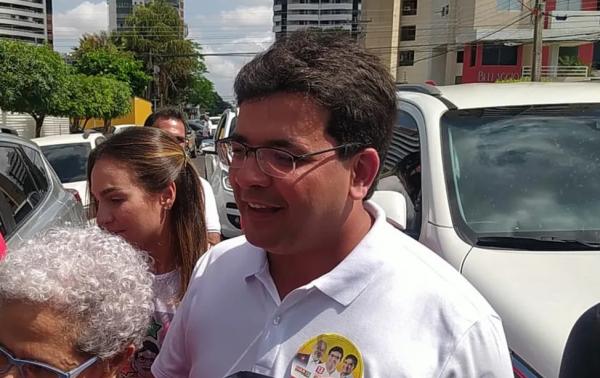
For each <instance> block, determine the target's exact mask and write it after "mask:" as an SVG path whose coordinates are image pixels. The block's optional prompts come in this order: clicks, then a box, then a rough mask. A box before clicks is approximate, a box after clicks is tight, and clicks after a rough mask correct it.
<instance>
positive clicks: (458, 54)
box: [456, 50, 465, 63]
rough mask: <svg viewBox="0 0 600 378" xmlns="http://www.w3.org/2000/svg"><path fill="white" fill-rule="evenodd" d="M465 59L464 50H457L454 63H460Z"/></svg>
mask: <svg viewBox="0 0 600 378" xmlns="http://www.w3.org/2000/svg"><path fill="white" fill-rule="evenodd" d="M464 59H465V52H464V51H463V50H459V51H457V52H456V63H462V62H463V61H464Z"/></svg>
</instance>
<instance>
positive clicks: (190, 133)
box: [185, 125, 198, 158]
mask: <svg viewBox="0 0 600 378" xmlns="http://www.w3.org/2000/svg"><path fill="white" fill-rule="evenodd" d="M185 150H186V152H187V154H188V155H189V156H190V157H192V158H195V157H196V156H197V153H196V151H197V150H198V144H197V143H196V132H195V131H194V129H193V128H192V127H190V126H189V125H188V127H187V128H186V130H185Z"/></svg>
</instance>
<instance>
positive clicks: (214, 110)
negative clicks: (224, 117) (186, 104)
mask: <svg viewBox="0 0 600 378" xmlns="http://www.w3.org/2000/svg"><path fill="white" fill-rule="evenodd" d="M214 96H215V101H214V103H213V106H212V107H210V108H208V110H207V111H208V113H209V114H213V115H219V114H221V113H223V112H224V111H225V109H233V105H231V104H230V103H229V102H227V101H225V100H223V98H221V96H219V94H218V93H217V92H214Z"/></svg>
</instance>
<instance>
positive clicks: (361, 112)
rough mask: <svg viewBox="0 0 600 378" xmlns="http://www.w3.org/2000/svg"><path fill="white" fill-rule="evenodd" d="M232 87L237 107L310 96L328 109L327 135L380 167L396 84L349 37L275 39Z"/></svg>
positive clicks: (309, 34) (314, 34)
mask: <svg viewBox="0 0 600 378" xmlns="http://www.w3.org/2000/svg"><path fill="white" fill-rule="evenodd" d="M234 89H235V93H236V96H237V101H238V104H239V105H242V104H243V103H244V102H245V101H252V100H257V99H261V98H264V97H267V96H270V95H273V94H276V93H285V92H288V93H299V94H306V95H308V96H309V97H310V98H312V99H313V100H314V101H315V102H316V103H317V104H319V105H321V106H323V107H324V108H326V109H327V110H328V111H329V116H330V119H329V124H328V125H327V130H326V131H327V133H328V134H329V135H330V136H332V137H333V138H334V139H335V140H336V141H337V142H338V143H339V144H346V143H359V144H361V145H363V146H369V147H373V148H375V149H376V150H377V152H378V154H379V159H380V160H381V165H383V162H384V160H385V155H386V153H387V149H388V147H389V143H390V140H391V137H392V128H393V126H394V120H395V117H396V88H395V84H394V81H393V79H392V77H391V76H390V74H389V73H388V71H387V69H386V68H385V67H384V66H383V65H382V64H381V62H380V61H379V59H378V58H377V57H376V56H375V55H373V54H371V53H369V52H367V51H366V50H365V49H364V48H362V47H360V46H359V45H358V43H357V42H356V41H354V40H353V39H352V38H351V37H350V36H349V34H348V33H342V32H331V31H327V32H324V31H314V30H309V31H298V32H294V33H291V34H289V35H288V36H287V37H283V38H281V39H278V40H277V41H276V42H275V43H274V44H273V45H272V46H271V47H270V48H269V49H268V50H267V51H265V52H264V53H261V54H260V55H258V56H257V57H255V58H254V59H253V60H252V61H250V62H249V63H248V64H246V65H245V66H244V67H243V68H242V69H241V70H240V72H239V74H238V75H237V77H236V79H235V84H234ZM354 152H356V150H353V151H349V155H351V154H352V153H354ZM341 157H342V158H344V157H346V156H341ZM374 186H375V185H373V187H372V188H371V190H370V192H369V195H368V196H367V198H368V197H369V196H370V195H371V193H372V191H373V190H374Z"/></svg>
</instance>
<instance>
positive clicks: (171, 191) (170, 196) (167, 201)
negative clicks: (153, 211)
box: [160, 182, 177, 210]
mask: <svg viewBox="0 0 600 378" xmlns="http://www.w3.org/2000/svg"><path fill="white" fill-rule="evenodd" d="M176 197H177V186H176V185H175V182H171V183H170V184H169V185H167V187H166V188H165V190H163V191H162V192H161V193H160V204H161V205H162V207H163V208H165V209H167V210H170V209H171V208H172V207H173V204H174V203H175V199H176Z"/></svg>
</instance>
